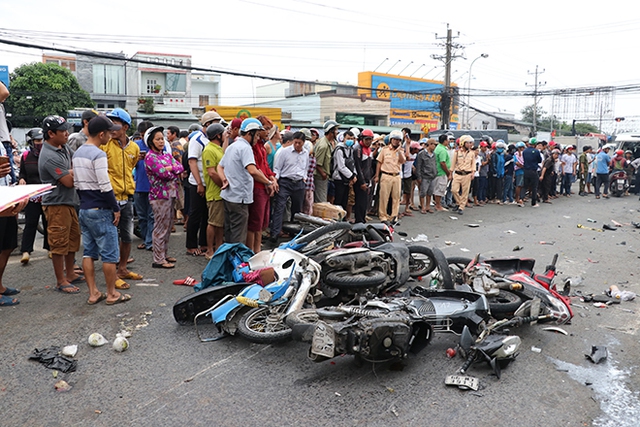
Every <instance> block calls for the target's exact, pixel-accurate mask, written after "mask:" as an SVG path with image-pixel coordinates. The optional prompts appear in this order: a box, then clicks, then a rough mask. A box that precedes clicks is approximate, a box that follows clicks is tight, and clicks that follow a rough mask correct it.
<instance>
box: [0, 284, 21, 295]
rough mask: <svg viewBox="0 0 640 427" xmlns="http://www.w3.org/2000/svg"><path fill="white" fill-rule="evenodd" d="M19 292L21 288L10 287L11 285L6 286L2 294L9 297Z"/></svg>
mask: <svg viewBox="0 0 640 427" xmlns="http://www.w3.org/2000/svg"><path fill="white" fill-rule="evenodd" d="M19 293H20V290H19V289H15V288H10V287H8V286H7V287H6V288H5V291H4V292H2V293H1V294H0V295H4V296H7V297H10V296H12V295H18V294H19Z"/></svg>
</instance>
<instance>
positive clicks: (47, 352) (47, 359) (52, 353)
mask: <svg viewBox="0 0 640 427" xmlns="http://www.w3.org/2000/svg"><path fill="white" fill-rule="evenodd" d="M29 359H31V360H35V361H37V362H40V363H42V364H43V365H44V366H45V367H47V368H49V369H54V370H56V371H60V372H62V373H65V374H66V373H67V372H75V370H76V368H77V367H78V361H77V360H75V359H72V358H69V357H67V356H62V355H61V354H60V347H57V346H52V347H49V348H45V349H44V350H38V349H37V348H36V349H35V350H34V351H33V354H32V355H31V356H29Z"/></svg>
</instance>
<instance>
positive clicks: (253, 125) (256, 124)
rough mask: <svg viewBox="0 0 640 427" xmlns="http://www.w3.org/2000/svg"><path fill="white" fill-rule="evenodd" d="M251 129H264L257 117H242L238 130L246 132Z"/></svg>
mask: <svg viewBox="0 0 640 427" xmlns="http://www.w3.org/2000/svg"><path fill="white" fill-rule="evenodd" d="M252 130H264V127H262V123H260V120H258V119H254V118H250V119H244V120H243V121H242V124H241V125H240V132H243V133H246V132H251V131H252Z"/></svg>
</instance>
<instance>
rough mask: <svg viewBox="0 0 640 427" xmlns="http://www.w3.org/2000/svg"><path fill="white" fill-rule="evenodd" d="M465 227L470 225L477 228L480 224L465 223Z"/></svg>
mask: <svg viewBox="0 0 640 427" xmlns="http://www.w3.org/2000/svg"><path fill="white" fill-rule="evenodd" d="M465 225H466V226H467V227H471V228H478V227H480V224H465Z"/></svg>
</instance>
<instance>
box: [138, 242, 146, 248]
mask: <svg viewBox="0 0 640 427" xmlns="http://www.w3.org/2000/svg"><path fill="white" fill-rule="evenodd" d="M136 248H138V249H146V248H147V247H146V246H145V244H144V243H140V244H139V245H138V246H136Z"/></svg>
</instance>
